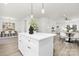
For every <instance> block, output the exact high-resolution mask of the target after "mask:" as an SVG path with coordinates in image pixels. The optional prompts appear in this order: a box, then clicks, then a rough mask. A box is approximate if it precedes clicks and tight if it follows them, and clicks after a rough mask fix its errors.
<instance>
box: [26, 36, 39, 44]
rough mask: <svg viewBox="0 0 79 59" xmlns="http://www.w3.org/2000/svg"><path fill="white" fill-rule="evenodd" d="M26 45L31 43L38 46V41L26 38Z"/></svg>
mask: <svg viewBox="0 0 79 59" xmlns="http://www.w3.org/2000/svg"><path fill="white" fill-rule="evenodd" d="M25 41H26V42H27V43H28V44H29V43H32V44H34V45H38V41H37V40H36V39H33V38H31V37H26V40H25Z"/></svg>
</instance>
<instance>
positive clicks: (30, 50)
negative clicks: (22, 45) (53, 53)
mask: <svg viewBox="0 0 79 59" xmlns="http://www.w3.org/2000/svg"><path fill="white" fill-rule="evenodd" d="M26 52H27V53H26V54H25V55H27V56H36V55H38V46H34V45H32V44H29V45H26Z"/></svg>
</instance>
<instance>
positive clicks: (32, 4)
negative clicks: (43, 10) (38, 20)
mask: <svg viewBox="0 0 79 59" xmlns="http://www.w3.org/2000/svg"><path fill="white" fill-rule="evenodd" d="M30 17H31V18H33V17H34V15H33V4H32V3H31V15H30Z"/></svg>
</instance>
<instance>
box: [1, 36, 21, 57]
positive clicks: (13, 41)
mask: <svg viewBox="0 0 79 59" xmlns="http://www.w3.org/2000/svg"><path fill="white" fill-rule="evenodd" d="M0 56H21V53H20V51H19V49H18V37H9V38H8V37H7V38H0Z"/></svg>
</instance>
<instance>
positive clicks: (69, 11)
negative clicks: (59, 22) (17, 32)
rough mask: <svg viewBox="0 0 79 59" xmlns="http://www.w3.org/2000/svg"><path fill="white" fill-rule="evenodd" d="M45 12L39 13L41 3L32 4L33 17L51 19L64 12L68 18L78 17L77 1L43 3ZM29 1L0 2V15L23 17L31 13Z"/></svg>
mask: <svg viewBox="0 0 79 59" xmlns="http://www.w3.org/2000/svg"><path fill="white" fill-rule="evenodd" d="M44 6H45V14H44V15H42V14H41V8H42V4H41V3H34V4H33V13H34V16H35V17H49V18H52V19H59V18H60V19H61V18H63V15H64V14H66V15H67V16H68V17H70V18H74V17H76V18H79V3H45V4H44ZM30 9H31V4H30V3H9V4H7V5H4V4H2V3H0V16H10V17H16V18H25V17H27V16H29V15H30V13H31V10H30Z"/></svg>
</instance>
